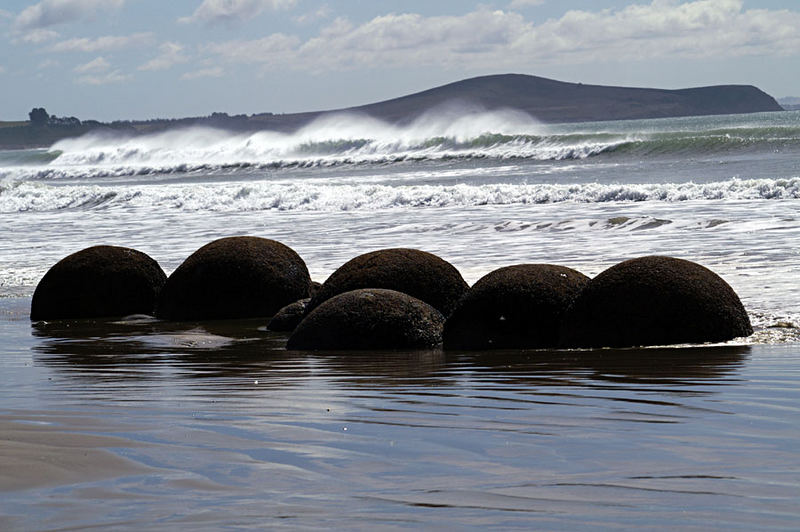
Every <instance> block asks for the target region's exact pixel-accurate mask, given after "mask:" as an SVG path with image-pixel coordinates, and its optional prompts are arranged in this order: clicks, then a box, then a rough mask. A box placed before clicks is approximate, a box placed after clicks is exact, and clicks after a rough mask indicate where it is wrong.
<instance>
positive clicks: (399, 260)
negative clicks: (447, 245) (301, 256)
mask: <svg viewBox="0 0 800 532" xmlns="http://www.w3.org/2000/svg"><path fill="white" fill-rule="evenodd" d="M359 288H386V289H388V290H397V291H398V292H403V293H404V294H408V295H410V296H413V297H416V298H417V299H421V300H422V301H424V302H426V303H428V304H429V305H431V306H432V307H434V308H436V309H437V310H439V311H440V312H441V313H442V314H444V315H445V316H446V315H448V314H449V313H450V312H451V311H452V310H453V308H454V307H455V304H456V302H457V301H458V300H459V298H460V297H461V296H462V294H463V293H464V292H465V291H466V290H467V289H468V288H469V286H468V285H467V283H466V282H465V281H464V279H463V278H462V277H461V274H460V273H459V272H458V270H456V269H455V268H454V267H453V265H452V264H450V263H449V262H447V261H445V260H443V259H441V258H439V257H437V256H436V255H434V254H432V253H428V252H425V251H420V250H418V249H405V248H393V249H382V250H379V251H373V252H370V253H365V254H364V255H359V256H358V257H355V258H353V259H351V260H349V261H348V262H346V263H345V264H343V265H342V266H340V267H339V268H338V269H337V270H336V271H335V272H333V273H332V274H331V276H330V277H328V279H327V280H326V281H325V282H324V283H323V284H322V288H320V290H319V291H318V292H317V294H316V295H315V296H314V297H312V298H311V302H310V303H309V304H308V309H307V310H306V312H307V313H308V312H311V311H312V310H314V309H315V308H316V307H317V306H319V305H320V304H321V303H322V302H323V301H327V300H328V299H330V298H332V297H333V296H336V295H338V294H342V293H344V292H349V291H351V290H357V289H359Z"/></svg>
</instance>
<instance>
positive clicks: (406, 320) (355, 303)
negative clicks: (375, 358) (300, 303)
mask: <svg viewBox="0 0 800 532" xmlns="http://www.w3.org/2000/svg"><path fill="white" fill-rule="evenodd" d="M443 325H444V316H442V314H441V313H440V312H439V311H438V310H436V309H435V308H433V307H432V306H430V305H428V304H427V303H425V302H423V301H420V300H419V299H417V298H414V297H411V296H409V295H408V294H403V293H401V292H397V291H395V290H385V289H380V288H377V289H373V288H367V289H360V290H353V291H351V292H345V293H344V294H339V295H337V296H335V297H332V298H331V299H329V300H327V301H325V302H324V303H322V304H321V305H320V306H319V307H317V308H316V309H314V310H313V311H312V312H311V313H310V314H309V315H308V316H306V317H305V319H304V320H303V321H302V322H300V325H298V326H297V328H296V329H295V331H294V333H293V334H292V336H290V337H289V342H288V344H287V348H289V349H305V350H323V349H424V348H430V347H435V346H437V345H438V344H440V343H441V341H442V327H443Z"/></svg>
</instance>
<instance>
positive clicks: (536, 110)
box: [0, 74, 783, 148]
mask: <svg viewBox="0 0 800 532" xmlns="http://www.w3.org/2000/svg"><path fill="white" fill-rule="evenodd" d="M448 104H465V105H471V106H479V107H480V108H482V109H485V110H489V111H491V110H494V109H500V108H511V109H518V110H521V111H524V112H526V113H528V114H530V115H531V116H533V117H535V118H536V119H538V120H541V121H542V122H550V123H559V122H591V121H598V120H633V119H641V118H667V117H677V116H700V115H719V114H741V113H757V112H764V111H782V110H783V107H781V106H780V105H779V104H778V102H777V101H775V99H774V98H772V97H771V96H770V95H768V94H766V93H765V92H763V91H761V90H759V89H758V88H756V87H753V86H751V85H718V86H713V87H698V88H692V89H680V90H666V89H642V88H631V87H608V86H602V85H584V84H582V83H566V82H563V81H556V80H552V79H547V78H541V77H537V76H528V75H523V74H502V75H495V76H482V77H477V78H470V79H465V80H462V81H457V82H455V83H450V84H448V85H443V86H441V87H436V88H433V89H429V90H426V91H422V92H418V93H415V94H410V95H408V96H402V97H400V98H394V99H391V100H386V101H382V102H377V103H371V104H368V105H361V106H358V107H350V108H347V109H334V110H329V111H316V112H308V113H290V114H272V113H262V114H255V115H250V116H247V115H237V116H228V115H227V114H225V113H213V114H212V115H210V116H206V117H194V118H182V119H170V120H160V119H155V120H147V121H118V122H113V123H110V124H102V123H99V122H91V123H88V122H83V123H81V122H80V121H79V120H77V119H74V120H76V121H77V122H76V124H74V125H72V126H70V125H69V124H62V123H57V124H47V125H44V126H42V125H37V126H34V125H30V124H26V125H22V126H16V127H0V148H18V147H33V146H48V145H50V144H52V143H53V142H54V141H55V140H58V139H59V138H66V137H72V136H76V135H80V134H83V133H86V132H87V131H89V130H94V129H100V128H102V129H113V130H116V131H118V132H121V133H123V134H129V135H132V134H140V133H148V132H154V131H164V130H166V129H173V128H177V127H186V126H191V125H205V126H211V127H218V128H222V129H228V130H232V131H256V130H267V129H268V130H277V131H293V130H295V129H297V128H299V127H302V126H304V125H306V124H308V123H309V122H311V121H312V120H314V119H315V118H318V117H320V116H324V115H326V114H331V113H337V112H343V111H350V112H359V113H365V114H368V115H371V116H373V117H375V118H379V119H381V120H385V121H387V122H391V123H395V124H403V123H408V122H411V121H412V120H414V119H415V118H417V117H419V116H420V115H422V114H423V113H425V112H426V111H429V110H431V109H434V108H437V107H440V106H443V105H448ZM42 111H44V110H43V109H42ZM60 120H61V121H63V120H64V119H60ZM69 120H73V118H70V119H69Z"/></svg>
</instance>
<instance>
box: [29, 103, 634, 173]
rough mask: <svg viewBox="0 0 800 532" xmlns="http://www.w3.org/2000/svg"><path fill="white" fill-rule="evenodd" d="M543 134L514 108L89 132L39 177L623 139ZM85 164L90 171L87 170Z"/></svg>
mask: <svg viewBox="0 0 800 532" xmlns="http://www.w3.org/2000/svg"><path fill="white" fill-rule="evenodd" d="M544 131H545V126H542V125H541V124H539V123H538V122H537V121H536V120H534V119H533V118H531V117H530V116H529V115H527V114H525V113H522V112H520V111H514V110H497V111H491V112H488V111H481V110H476V109H468V110H464V109H463V108H457V109H453V108H440V109H435V110H432V111H429V112H428V113H425V114H424V115H422V116H421V117H419V118H418V119H416V120H415V121H414V122H413V123H411V124H409V125H404V126H396V125H391V124H388V123H385V122H382V121H380V120H376V119H374V118H371V117H368V116H365V115H358V114H352V113H349V114H335V115H326V116H323V117H321V118H319V119H317V120H315V121H314V122H313V123H311V124H309V125H307V126H305V127H303V128H302V129H300V130H299V131H297V132H294V133H280V132H274V131H259V132H256V133H246V134H243V133H231V132H228V131H222V130H217V129H211V128H207V127H192V128H186V129H180V130H172V131H165V132H162V133H156V134H149V135H142V136H133V137H124V138H120V137H113V136H108V135H98V134H88V135H86V136H83V137H80V138H77V139H66V140H62V141H59V142H57V143H56V144H54V145H53V146H52V148H51V152H52V153H54V154H56V153H57V154H59V155H58V157H57V158H56V159H55V160H54V161H53V162H52V163H51V164H50V166H49V167H48V168H47V169H45V170H42V171H43V172H45V173H43V174H42V175H41V176H40V177H41V178H53V177H56V178H57V177H60V176H61V174H62V173H63V174H65V175H71V176H79V175H82V172H84V173H87V174H88V175H93V176H97V174H98V173H101V174H102V173H103V172H105V174H103V175H132V174H137V173H171V172H180V171H191V170H192V169H208V168H220V167H225V166H231V165H235V166H257V167H267V166H277V167H283V166H298V165H299V166H324V165H333V164H342V163H385V162H394V161H399V160H407V159H412V160H419V159H440V158H448V157H496V158H508V157H525V158H535V159H542V160H561V159H580V158H585V157H589V156H591V155H595V154H597V153H601V152H603V151H605V150H608V149H611V148H613V147H615V146H617V145H619V144H620V143H622V142H625V141H626V140H627V139H626V138H625V137H624V136H616V137H615V138H611V139H608V138H586V139H574V138H569V139H561V138H559V137H558V136H555V137H554V136H547V135H545V134H544V133H543V132H544ZM87 168H91V170H89V171H88V172H87ZM48 172H50V173H48Z"/></svg>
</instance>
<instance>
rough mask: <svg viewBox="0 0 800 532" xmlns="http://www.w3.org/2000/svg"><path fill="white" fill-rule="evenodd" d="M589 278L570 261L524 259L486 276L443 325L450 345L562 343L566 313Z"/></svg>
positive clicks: (519, 346)
mask: <svg viewBox="0 0 800 532" xmlns="http://www.w3.org/2000/svg"><path fill="white" fill-rule="evenodd" d="M588 282H589V278H588V277H586V276H585V275H583V274H582V273H580V272H578V271H575V270H573V269H571V268H567V267H565V266H554V265H551V264H519V265H516V266H508V267H505V268H500V269H499V270H495V271H493V272H491V273H489V274H487V275H485V276H484V277H482V278H481V279H480V280H479V281H478V282H477V283H475V285H474V286H473V287H472V288H470V289H469V291H468V292H467V293H466V294H465V295H464V297H463V298H461V300H460V301H459V302H458V305H457V306H456V308H455V310H453V313H452V314H451V315H450V317H449V318H447V322H445V325H444V333H443V340H444V348H445V349H539V348H545V347H556V346H557V345H558V330H559V327H560V325H561V319H562V318H563V316H564V313H565V312H566V310H567V308H568V307H569V305H570V304H571V303H572V301H573V300H574V299H575V298H576V297H577V296H578V294H580V292H581V290H583V287H584V286H585V285H586V283H588Z"/></svg>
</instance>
